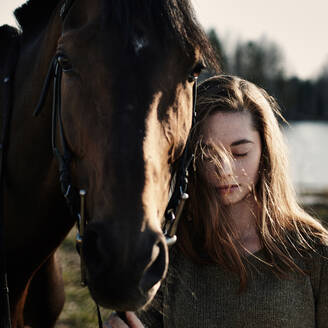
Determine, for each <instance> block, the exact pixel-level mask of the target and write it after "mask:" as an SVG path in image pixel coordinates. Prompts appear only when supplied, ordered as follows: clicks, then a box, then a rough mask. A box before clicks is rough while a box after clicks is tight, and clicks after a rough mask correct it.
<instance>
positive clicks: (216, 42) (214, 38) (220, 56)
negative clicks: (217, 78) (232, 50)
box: [207, 28, 229, 73]
mask: <svg viewBox="0 0 328 328" xmlns="http://www.w3.org/2000/svg"><path fill="white" fill-rule="evenodd" d="M207 37H208V39H209V41H210V42H211V45H212V47H213V49H214V50H215V53H216V58H217V60H218V62H219V63H220V66H221V69H222V71H223V72H226V73H227V72H228V71H229V68H228V59H227V55H226V52H225V50H224V47H223V44H222V42H221V40H220V39H219V37H218V35H217V33H216V31H215V30H214V29H213V28H212V29H210V30H209V31H208V32H207Z"/></svg>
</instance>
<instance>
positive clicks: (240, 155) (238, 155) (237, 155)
mask: <svg viewBox="0 0 328 328" xmlns="http://www.w3.org/2000/svg"><path fill="white" fill-rule="evenodd" d="M247 154H248V153H243V154H233V156H235V157H245V156H246V155H247Z"/></svg>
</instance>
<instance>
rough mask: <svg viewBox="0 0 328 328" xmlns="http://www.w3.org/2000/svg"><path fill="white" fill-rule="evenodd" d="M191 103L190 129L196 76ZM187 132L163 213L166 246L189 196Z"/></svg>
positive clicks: (194, 106) (169, 244)
mask: <svg viewBox="0 0 328 328" xmlns="http://www.w3.org/2000/svg"><path fill="white" fill-rule="evenodd" d="M192 80H193V81H194V85H193V104H192V126H191V130H192V128H193V127H194V125H195V123H196V115H197V113H196V101H197V77H193V78H192ZM190 138H191V133H189V136H188V139H187V142H186V145H185V148H184V150H183V154H182V156H181V158H180V160H179V166H178V171H177V173H176V175H175V186H174V190H173V193H172V196H171V198H170V200H169V203H168V205H167V207H166V210H165V213H164V226H163V233H164V236H165V239H166V243H167V245H168V246H172V245H173V244H175V242H176V241H177V236H176V231H177V228H178V224H179V220H180V217H181V214H182V211H183V208H184V205H185V202H186V200H187V199H188V198H189V195H188V193H187V188H188V169H189V167H190V164H191V162H192V160H193V158H194V155H193V153H192V152H191V149H190Z"/></svg>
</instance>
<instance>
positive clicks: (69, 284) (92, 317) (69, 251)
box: [56, 228, 110, 328]
mask: <svg viewBox="0 0 328 328" xmlns="http://www.w3.org/2000/svg"><path fill="white" fill-rule="evenodd" d="M58 257H59V259H60V261H61V264H62V271H63V278H64V283H65V293H66V302H65V306H64V309H63V311H62V313H61V315H60V317H59V320H58V322H57V324H56V328H75V327H76V328H77V327H78V328H95V327H98V320H97V312H96V306H95V303H94V302H93V300H92V298H91V296H90V294H89V291H88V288H86V287H82V286H81V285H80V258H79V255H78V254H77V252H76V249H75V228H73V229H72V231H71V232H70V234H69V235H68V236H67V238H66V239H65V241H64V242H63V244H62V245H61V246H60V248H59V250H58ZM101 312H102V317H103V320H105V319H106V318H108V316H109V314H110V310H103V309H102V310H101Z"/></svg>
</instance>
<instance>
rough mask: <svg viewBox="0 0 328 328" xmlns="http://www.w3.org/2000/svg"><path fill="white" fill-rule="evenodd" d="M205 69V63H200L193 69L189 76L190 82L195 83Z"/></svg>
mask: <svg viewBox="0 0 328 328" xmlns="http://www.w3.org/2000/svg"><path fill="white" fill-rule="evenodd" d="M204 68H205V65H204V63H203V62H198V63H197V64H196V65H195V66H194V68H193V69H192V71H191V73H190V74H189V76H188V81H189V82H194V81H195V80H196V79H197V78H198V77H199V75H200V73H201V72H202V70H203V69H204Z"/></svg>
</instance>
